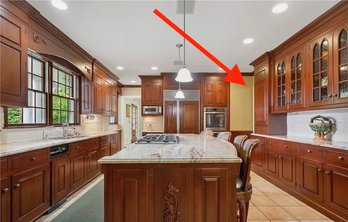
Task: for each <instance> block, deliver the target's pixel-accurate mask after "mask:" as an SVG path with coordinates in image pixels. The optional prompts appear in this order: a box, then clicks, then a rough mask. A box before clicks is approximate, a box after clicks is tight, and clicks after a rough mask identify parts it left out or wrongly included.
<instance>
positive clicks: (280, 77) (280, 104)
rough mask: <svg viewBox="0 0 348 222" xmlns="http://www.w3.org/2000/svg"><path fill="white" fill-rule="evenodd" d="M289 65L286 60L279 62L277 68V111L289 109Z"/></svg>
mask: <svg viewBox="0 0 348 222" xmlns="http://www.w3.org/2000/svg"><path fill="white" fill-rule="evenodd" d="M286 76H287V65H286V60H285V59H284V60H282V59H281V60H278V62H276V67H275V101H274V103H275V111H282V110H286V109H287V108H288V102H287V101H288V99H287V97H288V93H287V91H288V90H287V88H288V87H287V80H286Z"/></svg>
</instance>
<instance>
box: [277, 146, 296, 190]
mask: <svg viewBox="0 0 348 222" xmlns="http://www.w3.org/2000/svg"><path fill="white" fill-rule="evenodd" d="M279 180H280V181H281V182H282V183H283V184H285V185H287V186H290V187H293V188H296V157H295V156H293V155H290V154H287V153H281V154H280V155H279Z"/></svg>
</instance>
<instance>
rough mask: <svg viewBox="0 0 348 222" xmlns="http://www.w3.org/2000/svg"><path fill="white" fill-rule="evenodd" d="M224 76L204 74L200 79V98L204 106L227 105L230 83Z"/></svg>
mask: <svg viewBox="0 0 348 222" xmlns="http://www.w3.org/2000/svg"><path fill="white" fill-rule="evenodd" d="M223 78H224V76H217V75H214V76H206V77H204V78H203V79H202V90H201V94H202V96H201V99H202V102H203V106H204V107H227V105H228V98H229V93H230V88H229V87H230V84H229V83H228V82H225V81H224V80H223Z"/></svg>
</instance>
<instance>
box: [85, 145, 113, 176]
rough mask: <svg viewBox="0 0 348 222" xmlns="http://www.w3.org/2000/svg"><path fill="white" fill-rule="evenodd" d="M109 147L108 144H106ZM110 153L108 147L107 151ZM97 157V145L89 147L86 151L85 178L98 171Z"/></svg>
mask: <svg viewBox="0 0 348 222" xmlns="http://www.w3.org/2000/svg"><path fill="white" fill-rule="evenodd" d="M108 148H109V146H108ZM108 155H110V148H109V153H108ZM98 159H99V153H98V147H96V148H94V149H90V150H88V151H87V162H86V164H87V165H86V169H87V178H88V179H89V178H92V177H94V176H95V175H97V174H98V173H99V172H100V169H99V165H98Z"/></svg>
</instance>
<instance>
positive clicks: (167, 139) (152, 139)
mask: <svg viewBox="0 0 348 222" xmlns="http://www.w3.org/2000/svg"><path fill="white" fill-rule="evenodd" d="M136 143H179V137H178V136H175V135H163V134H162V135H156V134H150V135H146V136H143V137H142V138H140V139H139V140H138V141H137V142H136Z"/></svg>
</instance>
